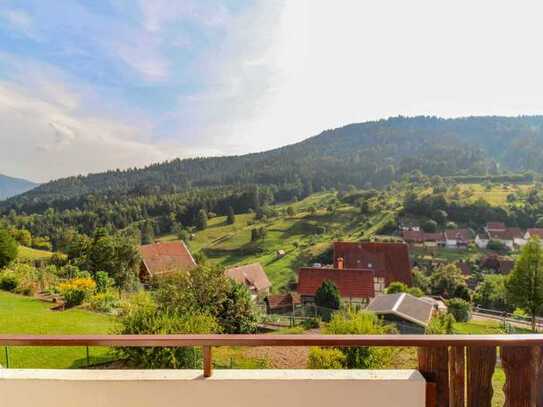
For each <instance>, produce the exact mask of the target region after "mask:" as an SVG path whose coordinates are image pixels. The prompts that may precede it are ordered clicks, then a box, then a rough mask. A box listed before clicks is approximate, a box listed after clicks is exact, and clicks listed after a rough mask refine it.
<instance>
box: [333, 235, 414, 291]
mask: <svg viewBox="0 0 543 407" xmlns="http://www.w3.org/2000/svg"><path fill="white" fill-rule="evenodd" d="M338 258H343V263H344V267H345V268H349V269H370V270H374V271H375V275H376V276H378V277H384V278H385V283H386V285H388V284H390V283H391V282H393V281H401V282H403V283H405V284H407V285H411V263H410V262H409V251H408V246H407V244H405V243H376V242H361V243H356V242H334V267H337V266H338Z"/></svg>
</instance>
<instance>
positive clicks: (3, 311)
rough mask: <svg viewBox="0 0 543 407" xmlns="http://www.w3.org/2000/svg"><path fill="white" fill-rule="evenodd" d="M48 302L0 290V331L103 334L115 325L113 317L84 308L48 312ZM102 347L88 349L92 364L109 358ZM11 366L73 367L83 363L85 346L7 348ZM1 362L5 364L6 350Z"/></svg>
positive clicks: (42, 333) (15, 332)
mask: <svg viewBox="0 0 543 407" xmlns="http://www.w3.org/2000/svg"><path fill="white" fill-rule="evenodd" d="M50 306H51V304H48V303H44V302H41V301H39V300H37V299H34V298H30V297H23V296H19V295H15V294H10V293H7V292H4V291H0V334H2V333H8V334H39V335H46V334H67V335H75V334H106V333H110V332H111V330H112V329H113V327H114V322H113V318H112V317H109V316H106V315H100V314H96V313H92V312H88V311H84V310H78V309H72V310H68V311H51V310H50V309H49V308H50ZM110 358H111V356H110V355H108V350H107V349H105V348H90V359H91V363H98V362H100V361H105V360H109V359H110ZM9 359H10V367H14V368H75V367H82V366H85V365H86V363H87V361H86V348H84V347H64V348H61V347H50V348H49V347H47V348H38V347H35V348H31V347H10V348H9ZM0 364H2V365H4V366H5V365H6V360H5V349H0Z"/></svg>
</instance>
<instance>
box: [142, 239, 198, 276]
mask: <svg viewBox="0 0 543 407" xmlns="http://www.w3.org/2000/svg"><path fill="white" fill-rule="evenodd" d="M139 252H140V254H141V257H142V260H143V265H144V267H145V269H146V271H147V273H149V275H151V276H156V275H160V274H167V273H172V272H176V271H189V270H192V269H194V268H196V267H198V265H197V264H196V262H195V261H194V259H193V258H192V255H191V254H190V251H189V249H188V248H187V246H185V243H183V242H182V241H181V242H166V243H154V244H148V245H144V246H140V247H139Z"/></svg>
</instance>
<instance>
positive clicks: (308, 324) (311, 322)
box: [302, 318, 321, 330]
mask: <svg viewBox="0 0 543 407" xmlns="http://www.w3.org/2000/svg"><path fill="white" fill-rule="evenodd" d="M302 326H303V327H304V329H305V330H308V329H318V328H320V326H321V321H320V319H319V318H306V319H304V322H303V323H302Z"/></svg>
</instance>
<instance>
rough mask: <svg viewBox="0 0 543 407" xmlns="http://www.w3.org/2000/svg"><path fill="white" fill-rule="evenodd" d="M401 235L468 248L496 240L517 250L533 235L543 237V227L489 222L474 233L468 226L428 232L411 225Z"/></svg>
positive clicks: (482, 246) (434, 244) (408, 239)
mask: <svg viewBox="0 0 543 407" xmlns="http://www.w3.org/2000/svg"><path fill="white" fill-rule="evenodd" d="M400 235H401V237H402V239H403V240H404V241H405V242H406V243H409V244H412V245H424V246H426V247H447V248H466V247H467V246H468V245H469V244H470V243H472V242H473V243H475V244H476V245H477V247H479V248H480V249H486V248H487V246H488V243H489V242H490V241H496V242H499V243H501V244H503V245H504V246H506V247H507V248H508V249H509V250H515V249H518V248H520V247H522V246H523V245H525V244H526V242H527V241H528V239H530V238H531V237H533V236H537V237H539V238H543V228H529V229H527V230H525V231H523V230H522V229H520V228H517V227H507V226H505V224H504V223H502V222H489V223H487V224H486V226H485V227H484V229H483V231H481V232H480V233H474V232H473V231H472V230H471V229H467V228H463V229H447V230H445V231H443V232H436V233H427V232H424V231H423V230H422V229H420V227H418V226H410V227H404V228H402V230H401V231H400Z"/></svg>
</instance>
